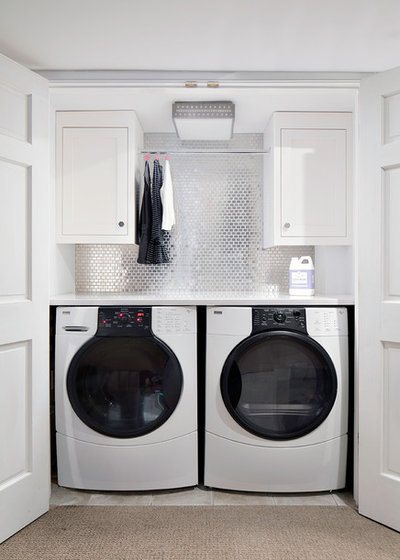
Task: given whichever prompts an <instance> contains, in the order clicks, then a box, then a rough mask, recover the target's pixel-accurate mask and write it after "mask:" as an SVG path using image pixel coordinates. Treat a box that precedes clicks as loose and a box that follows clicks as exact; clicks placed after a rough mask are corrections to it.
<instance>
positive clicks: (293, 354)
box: [221, 331, 337, 440]
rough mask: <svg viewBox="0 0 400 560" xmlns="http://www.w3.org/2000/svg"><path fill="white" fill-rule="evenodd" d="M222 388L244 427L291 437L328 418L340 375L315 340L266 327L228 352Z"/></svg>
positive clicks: (228, 405)
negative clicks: (264, 330)
mask: <svg viewBox="0 0 400 560" xmlns="http://www.w3.org/2000/svg"><path fill="white" fill-rule="evenodd" d="M221 393H222V398H223V401H224V403H225V406H226V408H227V409H228V411H229V413H230V414H231V416H232V417H233V419H234V420H235V421H236V422H237V423H238V424H240V425H241V426H242V427H243V428H244V429H246V430H247V431H249V432H251V433H252V434H255V435H257V436H259V437H262V438H266V439H272V440H289V439H294V438H298V437H301V436H304V435H306V434H308V433H310V432H312V431H313V430H315V429H316V428H317V427H318V426H319V425H320V424H321V423H322V422H323V421H324V420H325V418H326V417H327V416H328V414H329V412H330V410H331V409H332V407H333V404H334V402H335V399H336V393H337V377H336V372H335V368H334V365H333V363H332V360H331V359H330V357H329V355H328V354H327V352H326V351H325V350H324V349H323V348H322V346H321V345H320V344H318V343H317V342H316V341H315V340H313V339H311V338H309V337H308V336H306V335H303V334H299V333H292V332H285V331H271V332H263V333H259V334H256V335H253V336H250V337H249V338H247V339H246V340H244V341H243V342H241V343H240V344H239V345H238V346H236V348H234V349H233V351H232V352H231V354H230V355H229V356H228V359H227V360H226V362H225V365H224V368H223V370H222V375H221Z"/></svg>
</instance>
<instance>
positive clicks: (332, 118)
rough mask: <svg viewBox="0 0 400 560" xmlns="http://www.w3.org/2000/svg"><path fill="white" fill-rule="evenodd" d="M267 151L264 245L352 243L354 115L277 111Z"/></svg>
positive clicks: (273, 117) (272, 123)
mask: <svg viewBox="0 0 400 560" xmlns="http://www.w3.org/2000/svg"><path fill="white" fill-rule="evenodd" d="M265 148H266V149H268V148H270V150H271V153H270V154H269V155H266V156H265V173H264V239H263V246H264V247H271V246H274V245H349V244H351V217H352V209H351V199H352V197H351V191H352V174H353V171H352V153H353V145H352V114H351V113H336V112H332V113H328V112H276V113H274V114H273V115H272V118H271V120H270V122H269V124H268V127H267V129H266V132H265Z"/></svg>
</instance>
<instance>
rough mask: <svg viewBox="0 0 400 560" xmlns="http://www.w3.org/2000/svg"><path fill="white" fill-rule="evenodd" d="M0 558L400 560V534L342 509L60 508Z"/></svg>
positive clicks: (12, 541)
mask: <svg viewBox="0 0 400 560" xmlns="http://www.w3.org/2000/svg"><path fill="white" fill-rule="evenodd" d="M0 558H1V559H2V560H3V559H7V560H31V559H32V560H33V559H34V560H61V559H62V560H236V559H237V560H239V559H240V560H269V559H271V560H322V559H332V560H399V558H400V534H399V533H396V532H395V531H391V530H390V529H387V528H386V527H383V526H381V525H378V524H377V523H374V522H373V521H370V520H368V519H365V518H363V517H361V516H360V515H358V514H357V512H356V511H354V510H353V509H352V508H350V507H345V506H343V507H331V506H306V507H302V506H215V507H209V506H190V507H186V506H163V507H154V506H140V507H139V506H138V507H127V506H125V507H124V506H107V507H105V506H96V507H94V506H92V507H87V506H63V507H54V508H53V509H51V510H50V512H49V513H47V514H46V515H44V516H43V517H41V518H40V519H39V520H37V521H35V522H34V523H32V525H30V526H29V527H26V528H25V529H23V530H22V531H20V532H19V533H18V534H17V535H15V536H14V537H11V538H10V539H9V540H8V541H6V542H5V543H3V544H2V545H0Z"/></svg>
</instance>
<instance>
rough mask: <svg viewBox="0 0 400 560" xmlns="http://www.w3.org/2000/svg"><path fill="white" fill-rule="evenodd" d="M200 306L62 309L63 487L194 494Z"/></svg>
mask: <svg viewBox="0 0 400 560" xmlns="http://www.w3.org/2000/svg"><path fill="white" fill-rule="evenodd" d="M196 330H197V328H196V310H195V308H194V307H133V306H129V307H59V308H57V314H56V346H55V352H56V364H55V411H56V446H57V469H58V483H59V485H60V486H67V487H70V488H82V489H92V490H155V489H163V488H180V487H185V486H193V485H196V484H197V482H198V477H197V410H196V408H197V381H196V370H197V357H196Z"/></svg>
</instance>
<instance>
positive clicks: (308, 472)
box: [204, 307, 348, 492]
mask: <svg viewBox="0 0 400 560" xmlns="http://www.w3.org/2000/svg"><path fill="white" fill-rule="evenodd" d="M347 431H348V322H347V310H346V309H345V308H318V307H309V308H300V307H292V308H287V307H269V308H259V307H257V308H251V307H209V308H208V309H207V356H206V435H205V471H204V482H205V485H207V486H211V487H216V488H225V489H231V490H245V491H246V490H247V491H264V492H313V491H323V490H333V489H338V488H343V487H344V486H345V479H346V464H347Z"/></svg>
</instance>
